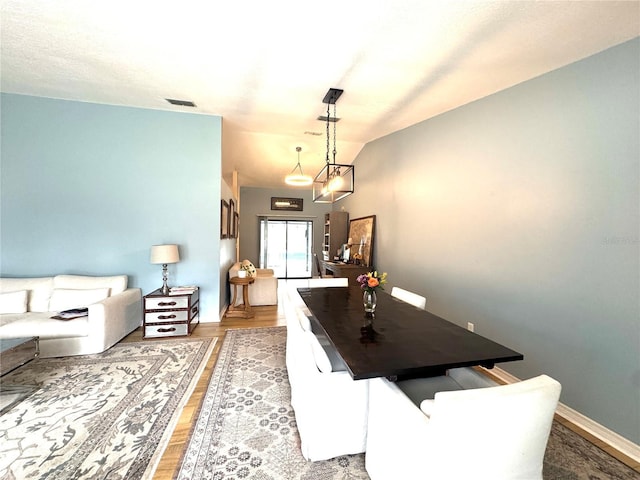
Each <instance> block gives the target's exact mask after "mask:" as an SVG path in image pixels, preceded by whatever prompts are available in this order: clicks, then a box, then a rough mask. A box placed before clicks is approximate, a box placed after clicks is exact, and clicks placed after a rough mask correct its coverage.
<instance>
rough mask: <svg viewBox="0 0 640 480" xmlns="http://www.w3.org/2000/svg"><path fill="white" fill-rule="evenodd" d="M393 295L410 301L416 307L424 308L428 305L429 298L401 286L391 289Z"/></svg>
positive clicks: (404, 300)
mask: <svg viewBox="0 0 640 480" xmlns="http://www.w3.org/2000/svg"><path fill="white" fill-rule="evenodd" d="M391 296H392V297H396V298H397V299H398V300H402V301H403V302H406V303H409V304H411V305H413V306H414V307H418V308H421V309H422V310H424V309H425V308H426V306H427V299H426V298H425V297H423V296H421V295H418V294H417V293H413V292H410V291H409V290H405V289H404V288H400V287H393V288H392V289H391Z"/></svg>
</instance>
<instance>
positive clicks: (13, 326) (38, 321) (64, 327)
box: [0, 312, 89, 338]
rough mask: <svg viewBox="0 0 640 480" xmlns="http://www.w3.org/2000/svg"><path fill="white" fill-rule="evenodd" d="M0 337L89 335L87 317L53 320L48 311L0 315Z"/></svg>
mask: <svg viewBox="0 0 640 480" xmlns="http://www.w3.org/2000/svg"><path fill="white" fill-rule="evenodd" d="M0 325H1V328H0V338H21V337H36V336H38V337H40V338H67V337H86V336H87V335H89V320H88V318H87V317H82V318H75V319H73V320H66V321H65V320H55V319H52V318H51V313H50V312H27V313H22V314H6V315H2V316H0Z"/></svg>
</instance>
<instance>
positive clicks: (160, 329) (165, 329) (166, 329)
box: [158, 327, 176, 333]
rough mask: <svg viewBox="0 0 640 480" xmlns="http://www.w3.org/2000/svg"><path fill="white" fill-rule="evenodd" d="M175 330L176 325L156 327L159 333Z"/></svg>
mask: <svg viewBox="0 0 640 480" xmlns="http://www.w3.org/2000/svg"><path fill="white" fill-rule="evenodd" d="M175 331H176V327H171V328H159V329H158V332H160V333H167V332H175Z"/></svg>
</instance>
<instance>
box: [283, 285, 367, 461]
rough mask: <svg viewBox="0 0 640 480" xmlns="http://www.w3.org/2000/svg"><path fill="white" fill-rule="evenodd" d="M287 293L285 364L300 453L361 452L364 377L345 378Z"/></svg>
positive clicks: (299, 303) (364, 430)
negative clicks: (356, 378) (359, 378)
mask: <svg viewBox="0 0 640 480" xmlns="http://www.w3.org/2000/svg"><path fill="white" fill-rule="evenodd" d="M288 293H289V295H291V298H290V297H289V295H285V296H284V297H285V299H284V300H285V302H284V308H285V314H286V320H287V347H286V364H287V373H288V376H289V383H290V385H291V406H292V407H293V410H294V412H295V416H296V423H297V426H298V431H299V433H300V439H301V445H300V448H301V450H302V455H303V456H304V458H306V459H307V460H311V461H317V460H326V459H329V458H334V457H338V456H340V455H346V454H354V453H361V452H364V450H365V447H366V442H367V417H368V402H369V380H355V381H354V380H353V379H352V378H351V376H350V375H349V373H348V372H347V371H346V367H345V366H344V363H342V360H341V359H340V358H339V357H338V356H337V354H336V353H335V351H333V352H332V349H331V348H330V347H329V346H328V345H326V343H325V342H323V341H322V340H321V339H320V340H319V339H318V338H317V337H316V336H315V335H314V333H313V332H312V329H311V322H310V320H309V318H308V317H307V316H306V312H308V310H306V308H304V307H303V306H302V305H304V302H302V299H301V298H300V296H299V295H298V293H297V292H296V291H295V290H293V289H291V290H289V292H288ZM296 297H297V298H296ZM305 310H306V312H305ZM322 343H325V345H322Z"/></svg>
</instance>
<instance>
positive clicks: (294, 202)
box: [271, 197, 303, 212]
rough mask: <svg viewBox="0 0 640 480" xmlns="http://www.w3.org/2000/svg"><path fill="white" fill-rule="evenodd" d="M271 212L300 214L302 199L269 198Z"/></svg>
mask: <svg viewBox="0 0 640 480" xmlns="http://www.w3.org/2000/svg"><path fill="white" fill-rule="evenodd" d="M271 210H285V211H289V212H302V210H303V199H302V198H289V197H271Z"/></svg>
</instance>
